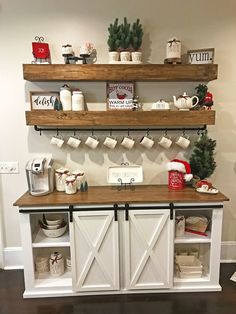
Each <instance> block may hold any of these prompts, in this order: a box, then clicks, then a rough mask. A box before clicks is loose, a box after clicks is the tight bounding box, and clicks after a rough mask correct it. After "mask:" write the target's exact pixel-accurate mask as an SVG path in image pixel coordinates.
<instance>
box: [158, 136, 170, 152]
mask: <svg viewBox="0 0 236 314" xmlns="http://www.w3.org/2000/svg"><path fill="white" fill-rule="evenodd" d="M158 144H159V145H160V146H162V147H163V148H165V149H168V148H170V147H171V145H172V140H171V138H169V137H167V136H162V138H161V139H160V140H159V142H158Z"/></svg>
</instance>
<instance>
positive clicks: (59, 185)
mask: <svg viewBox="0 0 236 314" xmlns="http://www.w3.org/2000/svg"><path fill="white" fill-rule="evenodd" d="M68 175H69V170H68V169H67V168H64V167H61V168H58V169H56V171H55V183H56V190H57V191H65V182H66V178H67V177H68Z"/></svg>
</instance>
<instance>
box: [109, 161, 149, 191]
mask: <svg viewBox="0 0 236 314" xmlns="http://www.w3.org/2000/svg"><path fill="white" fill-rule="evenodd" d="M107 181H108V183H112V184H118V187H117V189H118V191H120V190H123V189H124V190H126V189H135V185H134V183H141V182H143V168H142V166H130V165H129V163H122V164H121V165H120V166H114V167H109V168H108V173H107Z"/></svg>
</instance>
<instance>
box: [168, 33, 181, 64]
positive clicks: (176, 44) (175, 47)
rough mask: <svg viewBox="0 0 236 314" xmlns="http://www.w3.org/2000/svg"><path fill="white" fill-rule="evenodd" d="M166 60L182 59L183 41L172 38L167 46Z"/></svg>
mask: <svg viewBox="0 0 236 314" xmlns="http://www.w3.org/2000/svg"><path fill="white" fill-rule="evenodd" d="M166 59H181V41H180V40H178V39H177V38H171V39H169V40H168V42H167V45H166Z"/></svg>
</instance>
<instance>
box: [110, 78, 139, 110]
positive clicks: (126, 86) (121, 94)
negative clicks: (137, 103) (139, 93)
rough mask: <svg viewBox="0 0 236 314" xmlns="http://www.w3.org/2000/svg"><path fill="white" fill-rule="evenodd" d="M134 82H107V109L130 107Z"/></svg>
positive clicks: (131, 106)
mask: <svg viewBox="0 0 236 314" xmlns="http://www.w3.org/2000/svg"><path fill="white" fill-rule="evenodd" d="M133 98H134V83H107V106H108V109H132V108H133Z"/></svg>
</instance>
